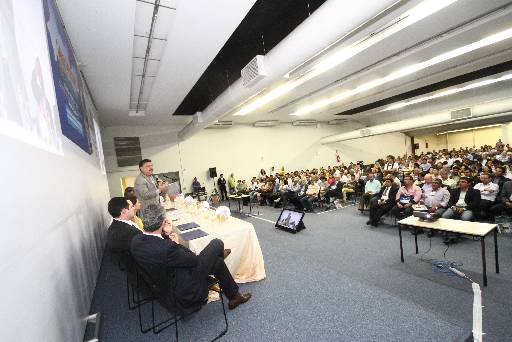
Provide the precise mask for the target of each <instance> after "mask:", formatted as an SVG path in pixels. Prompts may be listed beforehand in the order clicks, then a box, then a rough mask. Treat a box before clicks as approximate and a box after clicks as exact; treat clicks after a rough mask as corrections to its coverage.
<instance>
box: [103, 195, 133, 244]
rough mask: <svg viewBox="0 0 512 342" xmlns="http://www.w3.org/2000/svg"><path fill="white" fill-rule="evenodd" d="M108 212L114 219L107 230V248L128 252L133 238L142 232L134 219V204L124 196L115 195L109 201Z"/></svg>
mask: <svg viewBox="0 0 512 342" xmlns="http://www.w3.org/2000/svg"><path fill="white" fill-rule="evenodd" d="M108 212H109V213H110V215H112V217H113V220H112V224H111V225H110V227H109V228H108V232H107V249H108V250H110V251H111V252H113V253H121V254H122V253H127V252H128V251H129V250H130V243H131V241H132V238H133V237H134V236H136V235H139V234H142V232H141V231H140V229H139V228H138V226H137V224H136V223H135V222H133V221H132V219H133V216H134V215H135V213H134V212H133V205H132V203H131V202H130V201H128V200H126V199H125V198H124V197H114V198H112V199H111V200H110V201H109V202H108Z"/></svg>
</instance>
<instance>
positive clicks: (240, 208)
mask: <svg viewBox="0 0 512 342" xmlns="http://www.w3.org/2000/svg"><path fill="white" fill-rule="evenodd" d="M238 213H239V214H241V213H242V207H241V206H240V199H238Z"/></svg>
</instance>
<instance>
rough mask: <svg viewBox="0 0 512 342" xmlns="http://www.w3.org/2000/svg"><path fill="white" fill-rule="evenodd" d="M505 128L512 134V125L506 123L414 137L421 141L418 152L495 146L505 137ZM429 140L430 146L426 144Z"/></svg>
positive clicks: (416, 140)
mask: <svg viewBox="0 0 512 342" xmlns="http://www.w3.org/2000/svg"><path fill="white" fill-rule="evenodd" d="M503 129H504V130H505V133H508V134H509V135H510V134H512V125H510V124H504V125H502V126H501V127H499V126H498V127H489V128H481V129H475V130H470V131H462V132H454V133H447V134H440V135H435V134H432V135H423V136H418V137H414V140H415V142H419V143H420V149H419V150H418V153H422V152H427V151H433V150H436V151H438V150H442V149H450V150H451V149H453V148H455V149H459V148H460V147H473V146H475V147H477V148H479V147H480V146H482V145H491V146H494V145H495V144H496V142H497V141H498V139H502V141H504V139H505V138H506V137H504V135H503V133H504V131H503ZM425 142H428V148H426V147H425V146H426V145H425Z"/></svg>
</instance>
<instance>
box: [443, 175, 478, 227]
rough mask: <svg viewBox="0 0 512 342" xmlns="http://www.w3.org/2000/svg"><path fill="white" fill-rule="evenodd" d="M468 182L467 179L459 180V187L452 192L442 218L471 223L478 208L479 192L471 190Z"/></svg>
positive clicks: (461, 178)
mask: <svg viewBox="0 0 512 342" xmlns="http://www.w3.org/2000/svg"><path fill="white" fill-rule="evenodd" d="M469 181H470V180H469V179H468V178H467V177H460V178H459V187H458V188H456V189H455V190H453V191H452V194H451V197H450V201H449V202H448V208H449V209H447V210H446V211H445V212H444V214H443V218H447V219H455V220H462V221H471V219H472V218H473V216H474V213H475V212H476V211H477V210H478V208H479V207H480V191H478V190H475V189H473V188H471V187H470V186H469Z"/></svg>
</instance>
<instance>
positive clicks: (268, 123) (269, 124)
mask: <svg viewBox="0 0 512 342" xmlns="http://www.w3.org/2000/svg"><path fill="white" fill-rule="evenodd" d="M252 125H253V126H254V127H273V126H277V125H279V120H261V121H256V122H255V123H253V124H252Z"/></svg>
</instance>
